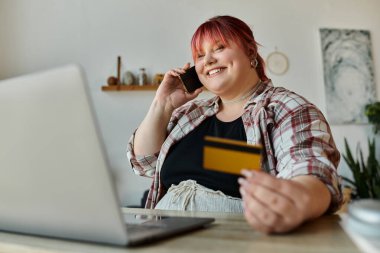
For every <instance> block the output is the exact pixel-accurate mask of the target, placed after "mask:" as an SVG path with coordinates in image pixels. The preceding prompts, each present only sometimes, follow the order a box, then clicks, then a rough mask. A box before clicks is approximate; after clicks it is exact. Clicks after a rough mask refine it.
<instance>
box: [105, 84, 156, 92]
mask: <svg viewBox="0 0 380 253" xmlns="http://www.w3.org/2000/svg"><path fill="white" fill-rule="evenodd" d="M157 88H158V85H156V84H145V85H141V86H140V85H107V86H102V91H127V90H130V91H137V90H157Z"/></svg>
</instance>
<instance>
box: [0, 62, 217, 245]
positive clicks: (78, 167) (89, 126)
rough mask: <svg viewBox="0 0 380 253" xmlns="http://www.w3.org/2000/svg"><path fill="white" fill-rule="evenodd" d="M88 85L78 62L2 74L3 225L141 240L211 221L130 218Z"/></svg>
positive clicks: (93, 238) (102, 239) (94, 238)
mask: <svg viewBox="0 0 380 253" xmlns="http://www.w3.org/2000/svg"><path fill="white" fill-rule="evenodd" d="M87 89H88V87H87V85H86V82H85V79H84V75H83V71H82V70H81V68H80V67H79V66H77V65H69V66H64V67H61V68H57V69H52V70H49V71H46V72H40V73H36V74H30V75H26V76H22V77H17V78H13V79H9V80H5V81H0V230H3V231H11V232H17V233H26V234H35V235H42V236H49V237H58V238H66V239H74V240H82V241H90V242H99V243H107V244H113V245H136V244H141V243H144V242H147V241H149V240H154V239H158V238H162V237H167V236H172V235H174V234H179V233H181V232H185V231H188V230H193V229H196V228H200V227H202V226H204V225H206V224H209V223H211V222H212V221H213V220H214V219H212V218H195V217H182V218H181V217H157V216H155V217H140V219H139V221H138V222H137V223H138V224H137V225H136V224H134V225H128V224H127V225H126V224H125V222H124V217H123V215H122V213H121V209H120V207H119V201H118V199H117V197H116V196H117V195H116V191H115V187H114V184H113V181H112V177H111V175H110V172H109V169H108V168H109V166H108V162H107V160H106V157H105V155H104V150H103V145H102V143H101V140H100V138H99V135H98V129H97V126H96V121H95V120H94V115H93V111H92V106H91V100H90V99H89V96H88V91H87ZM135 223H136V222H135ZM136 226H137V228H136Z"/></svg>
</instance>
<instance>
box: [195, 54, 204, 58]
mask: <svg viewBox="0 0 380 253" xmlns="http://www.w3.org/2000/svg"><path fill="white" fill-rule="evenodd" d="M203 56H205V55H204V54H197V59H201V58H202V57H203Z"/></svg>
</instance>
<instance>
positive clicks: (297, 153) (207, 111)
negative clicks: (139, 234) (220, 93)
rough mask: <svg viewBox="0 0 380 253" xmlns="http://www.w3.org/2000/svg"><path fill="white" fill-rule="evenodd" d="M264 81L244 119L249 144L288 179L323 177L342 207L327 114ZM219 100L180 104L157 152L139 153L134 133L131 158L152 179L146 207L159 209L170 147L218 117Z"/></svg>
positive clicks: (270, 168) (336, 204) (335, 205)
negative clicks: (135, 149) (260, 147)
mask: <svg viewBox="0 0 380 253" xmlns="http://www.w3.org/2000/svg"><path fill="white" fill-rule="evenodd" d="M259 85H260V87H258V89H257V90H256V92H255V93H254V94H253V95H252V97H251V98H250V100H249V101H248V102H247V104H246V105H245V107H244V113H243V114H242V116H241V117H242V119H243V124H244V128H245V131H246V135H247V143H250V144H261V145H263V147H264V152H263V153H264V156H263V159H262V169H263V170H265V171H267V172H268V173H270V174H272V175H275V176H276V177H278V178H284V179H290V178H293V177H296V176H300V175H313V176H315V177H317V178H319V179H320V180H321V181H322V182H323V183H325V185H326V186H327V187H328V189H329V191H330V193H331V196H332V201H331V204H330V207H329V212H333V211H335V210H337V209H338V208H339V207H340V205H341V203H342V193H341V189H340V180H339V177H338V175H337V166H338V164H339V160H340V154H339V152H338V150H337V148H336V146H335V143H334V140H333V137H332V134H331V130H330V127H329V125H328V123H327V121H326V119H325V117H324V116H323V114H322V113H321V112H320V111H319V109H318V108H317V107H316V106H315V105H313V104H311V103H310V102H308V101H307V100H306V99H305V98H303V97H301V96H299V95H297V94H295V93H294V92H291V91H289V90H286V89H285V88H275V87H273V85H272V83H271V82H270V81H268V82H266V83H261V84H259ZM219 99H220V98H219V97H213V98H211V99H207V100H193V101H189V102H188V103H186V104H185V105H183V106H181V107H179V108H177V109H176V110H175V111H174V112H173V114H172V116H171V119H170V122H169V124H168V127H167V132H168V135H167V138H166V140H165V142H164V143H163V145H162V146H161V150H160V151H159V152H158V153H156V154H152V155H145V156H137V155H135V154H134V152H133V141H134V134H133V135H132V136H131V138H130V141H129V143H128V148H127V156H128V159H129V161H130V163H131V165H132V168H133V170H134V172H135V173H136V174H138V175H141V176H146V177H152V178H153V182H152V185H151V188H150V191H149V194H148V198H147V202H146V205H145V207H146V208H154V207H155V205H156V204H157V203H158V201H159V200H160V199H161V198H162V196H163V195H164V194H165V192H166V189H164V187H163V185H162V182H161V178H160V171H161V167H162V164H163V162H164V160H165V158H166V156H167V154H168V151H169V149H170V147H171V146H173V144H175V143H176V142H178V141H179V140H181V139H182V138H183V137H184V136H186V135H187V134H188V133H189V132H191V131H192V130H193V129H195V128H196V127H197V126H199V125H200V124H201V123H202V122H203V121H204V120H205V119H206V118H208V117H210V116H213V115H215V114H216V113H217V112H218V111H219V103H218V102H219Z"/></svg>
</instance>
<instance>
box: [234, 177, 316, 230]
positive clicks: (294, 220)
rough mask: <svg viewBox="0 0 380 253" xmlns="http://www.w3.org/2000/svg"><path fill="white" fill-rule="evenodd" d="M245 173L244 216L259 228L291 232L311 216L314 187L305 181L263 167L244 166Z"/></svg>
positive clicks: (242, 179)
mask: <svg viewBox="0 0 380 253" xmlns="http://www.w3.org/2000/svg"><path fill="white" fill-rule="evenodd" d="M242 174H243V175H244V176H245V178H239V183H240V193H241V195H242V198H243V207H244V216H245V218H246V220H247V221H248V223H249V224H250V225H251V226H252V227H253V228H255V229H256V230H258V231H261V232H264V233H283V232H288V231H290V230H292V229H294V228H296V227H297V226H299V225H300V224H302V223H303V222H304V221H305V220H307V219H309V218H311V213H312V212H310V210H309V209H310V208H312V204H311V202H312V199H313V197H312V191H310V189H308V187H306V186H305V185H304V184H302V183H300V182H297V181H294V180H286V179H279V178H276V177H274V176H272V175H269V174H267V173H264V172H259V171H248V170H243V171H242Z"/></svg>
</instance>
